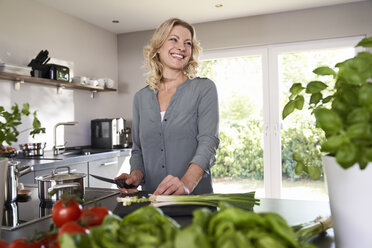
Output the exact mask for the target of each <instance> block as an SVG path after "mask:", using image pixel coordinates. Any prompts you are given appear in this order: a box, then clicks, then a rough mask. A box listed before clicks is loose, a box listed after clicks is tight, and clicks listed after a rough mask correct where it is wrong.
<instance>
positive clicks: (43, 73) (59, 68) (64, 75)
mask: <svg viewBox="0 0 372 248" xmlns="http://www.w3.org/2000/svg"><path fill="white" fill-rule="evenodd" d="M31 75H32V76H34V77H41V78H48V79H51V80H60V81H66V82H69V81H70V69H69V68H68V67H67V66H63V65H56V64H45V65H39V66H35V67H34V68H33V70H32V71H31Z"/></svg>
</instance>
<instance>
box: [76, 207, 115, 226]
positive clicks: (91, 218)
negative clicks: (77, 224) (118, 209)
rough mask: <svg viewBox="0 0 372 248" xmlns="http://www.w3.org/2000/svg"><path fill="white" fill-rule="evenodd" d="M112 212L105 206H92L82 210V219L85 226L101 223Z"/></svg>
mask: <svg viewBox="0 0 372 248" xmlns="http://www.w3.org/2000/svg"><path fill="white" fill-rule="evenodd" d="M109 214H112V212H111V211H110V210H109V209H107V208H105V207H90V208H88V209H84V210H83V211H81V215H80V221H81V223H82V224H83V225H84V226H89V227H91V226H97V225H101V224H102V222H103V219H104V218H105V216H106V215H109Z"/></svg>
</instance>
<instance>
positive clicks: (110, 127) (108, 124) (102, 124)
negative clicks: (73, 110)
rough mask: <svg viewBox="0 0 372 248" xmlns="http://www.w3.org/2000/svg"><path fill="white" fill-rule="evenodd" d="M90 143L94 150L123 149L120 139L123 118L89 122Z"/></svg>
mask: <svg viewBox="0 0 372 248" xmlns="http://www.w3.org/2000/svg"><path fill="white" fill-rule="evenodd" d="M90 124H91V143H92V147H94V148H110V149H112V148H123V144H122V143H121V141H120V137H121V135H122V134H123V132H124V126H125V120H124V119H123V118H113V119H95V120H92V121H91V123H90Z"/></svg>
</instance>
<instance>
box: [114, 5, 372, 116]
mask: <svg viewBox="0 0 372 248" xmlns="http://www.w3.org/2000/svg"><path fill="white" fill-rule="evenodd" d="M371 13H372V1H363V2H357V3H352V4H344V5H336V6H331V7H322V8H314V9H307V10H301V11H291V12H283V13H277V14H270V15H260V16H252V17H245V18H238V19H231V20H224V21H216V22H208V23H200V24H195V28H196V33H197V38H198V39H199V41H200V42H201V45H202V47H203V50H204V51H207V50H215V49H222V48H235V47H245V46H257V45H270V44H278V43H288V42H297V41H309V40H319V39H327V38H339V37H348V36H354V35H367V36H372V14H371ZM152 33H153V31H145V32H133V33H127V34H120V35H119V36H118V53H119V64H118V65H119V82H126V88H128V91H127V92H126V93H125V97H120V98H119V105H120V106H125V108H124V113H125V115H126V116H130V108H129V107H131V106H132V102H131V101H132V99H133V95H134V93H135V92H136V91H137V90H139V89H141V88H142V87H144V86H145V77H144V75H143V73H144V70H143V68H141V65H142V63H143V55H142V48H143V46H144V45H145V44H148V41H149V39H150V38H151V36H152ZM119 96H120V94H119Z"/></svg>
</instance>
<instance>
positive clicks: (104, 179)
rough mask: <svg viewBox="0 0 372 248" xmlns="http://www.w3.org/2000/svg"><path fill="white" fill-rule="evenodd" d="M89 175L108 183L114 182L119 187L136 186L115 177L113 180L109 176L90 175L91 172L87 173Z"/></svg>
mask: <svg viewBox="0 0 372 248" xmlns="http://www.w3.org/2000/svg"><path fill="white" fill-rule="evenodd" d="M89 175H90V176H92V177H94V178H96V179H98V180H101V181H104V182H108V183H114V184H116V185H117V186H119V187H120V188H126V189H134V188H136V186H134V185H132V184H131V185H128V184H126V183H125V182H124V180H122V179H117V180H114V179H111V178H106V177H100V176H96V175H92V174H89Z"/></svg>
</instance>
